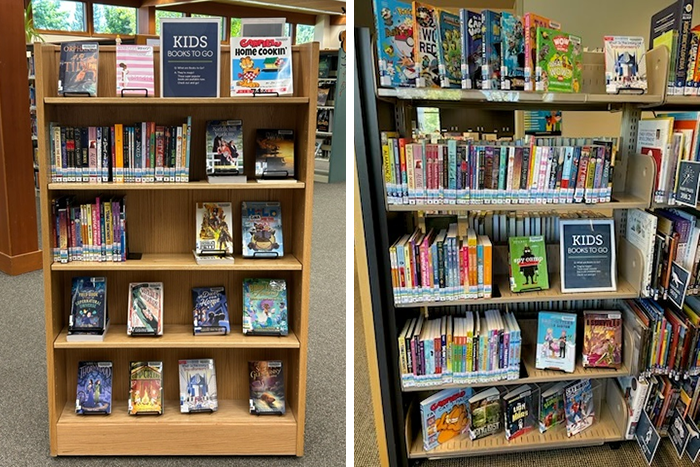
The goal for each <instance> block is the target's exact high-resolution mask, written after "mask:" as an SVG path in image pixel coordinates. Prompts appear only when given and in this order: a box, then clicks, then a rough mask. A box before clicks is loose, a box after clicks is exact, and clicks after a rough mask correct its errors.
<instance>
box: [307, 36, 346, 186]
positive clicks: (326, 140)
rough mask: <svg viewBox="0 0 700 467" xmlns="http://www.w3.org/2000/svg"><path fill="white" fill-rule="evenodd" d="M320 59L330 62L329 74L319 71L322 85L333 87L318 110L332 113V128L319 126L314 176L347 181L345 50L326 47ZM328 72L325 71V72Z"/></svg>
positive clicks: (327, 181)
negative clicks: (322, 128) (321, 128)
mask: <svg viewBox="0 0 700 467" xmlns="http://www.w3.org/2000/svg"><path fill="white" fill-rule="evenodd" d="M319 60H320V61H323V60H325V61H327V63H328V64H329V72H328V76H323V77H322V76H321V74H322V73H321V71H319V77H318V87H319V88H322V87H324V88H329V94H328V100H327V101H326V103H325V105H318V112H319V114H320V113H321V112H326V113H328V114H330V116H331V121H330V123H329V127H328V131H321V130H319V128H318V124H317V125H316V152H315V159H316V160H315V163H314V164H315V165H314V178H315V180H316V181H317V182H322V183H334V182H340V181H343V180H345V76H346V75H345V51H343V50H342V49H323V50H320V51H319ZM324 74H325V73H324Z"/></svg>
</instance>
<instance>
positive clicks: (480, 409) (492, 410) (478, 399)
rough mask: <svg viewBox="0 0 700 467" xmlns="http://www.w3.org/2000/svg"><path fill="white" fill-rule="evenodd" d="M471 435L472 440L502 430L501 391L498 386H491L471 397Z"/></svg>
mask: <svg viewBox="0 0 700 467" xmlns="http://www.w3.org/2000/svg"><path fill="white" fill-rule="evenodd" d="M469 413H470V415H471V423H470V425H469V437H470V438H471V439H472V440H475V439H480V438H484V437H486V436H489V435H492V434H494V433H498V432H499V431H501V420H502V416H501V392H500V391H499V389H498V388H490V389H486V390H484V391H481V392H480V393H478V394H476V395H474V396H472V397H471V398H470V399H469Z"/></svg>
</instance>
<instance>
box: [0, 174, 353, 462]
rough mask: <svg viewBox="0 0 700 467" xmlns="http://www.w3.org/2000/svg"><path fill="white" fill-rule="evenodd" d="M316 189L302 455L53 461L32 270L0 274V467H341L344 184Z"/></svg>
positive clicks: (36, 275) (38, 286)
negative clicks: (17, 273) (16, 273)
mask: <svg viewBox="0 0 700 467" xmlns="http://www.w3.org/2000/svg"><path fill="white" fill-rule="evenodd" d="M315 187H316V188H315V193H314V195H315V202H314V218H313V223H314V226H313V249H312V251H313V253H312V258H311V260H312V261H311V264H312V266H311V300H310V301H311V303H310V310H309V311H310V312H309V315H310V319H309V327H310V330H309V335H310V339H309V360H308V379H307V403H306V407H307V411H306V444H305V446H306V448H305V450H306V453H305V456H304V457H302V458H294V457H276V458H263V457H246V458H243V457H240V458H237V457H226V458H219V457H204V458H194V457H155V458H140V457H121V458H120V457H106V458H105V457H101V458H76V457H73V458H66V457H64V458H57V459H53V458H51V457H50V456H49V441H48V415H47V401H46V362H45V355H46V354H45V342H44V308H43V278H42V273H41V272H40V271H36V272H33V273H29V274H24V275H22V276H18V277H10V276H7V275H5V274H3V273H0V316H1V317H2V322H3V323H4V324H3V327H2V331H0V467H24V466H29V467H34V466H57V465H62V466H63V465H65V466H68V465H70V466H90V465H100V466H104V467H112V466H114V467H116V466H128V467H132V466H133V467H136V466H146V465H148V466H174V467H175V466H177V467H179V466H182V467H184V466H187V467H190V466H191V467H205V466H223V465H226V466H255V467H257V466H260V467H268V466H269V467H275V466H286V465H291V466H323V467H327V466H340V465H345V425H346V423H345V404H346V396H345V316H346V315H345V312H346V304H345V293H344V291H345V238H346V237H345V228H346V225H345V224H346V222H345V185H344V184H334V185H326V184H320V183H319V184H316V185H315ZM86 442H90V441H89V440H86ZM153 442H154V443H157V442H160V440H158V439H154V440H153ZM193 442H195V441H193ZM226 442H232V443H235V442H236V440H226ZM260 442H261V443H264V442H265V440H260Z"/></svg>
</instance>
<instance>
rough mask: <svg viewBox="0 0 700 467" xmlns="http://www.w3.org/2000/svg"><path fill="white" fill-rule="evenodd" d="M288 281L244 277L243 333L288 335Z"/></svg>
mask: <svg viewBox="0 0 700 467" xmlns="http://www.w3.org/2000/svg"><path fill="white" fill-rule="evenodd" d="M288 333H289V328H288V322H287V282H286V281H285V280H284V279H243V334H261V335H265V334H271V335H282V336H286V335H287V334H288Z"/></svg>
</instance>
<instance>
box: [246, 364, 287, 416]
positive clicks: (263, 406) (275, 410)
mask: <svg viewBox="0 0 700 467" xmlns="http://www.w3.org/2000/svg"><path fill="white" fill-rule="evenodd" d="M248 376H249V382H250V400H249V402H250V413H252V414H255V415H279V414H284V412H285V402H284V400H285V395H284V372H283V366H282V362H281V361H279V360H268V361H256V362H248Z"/></svg>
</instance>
